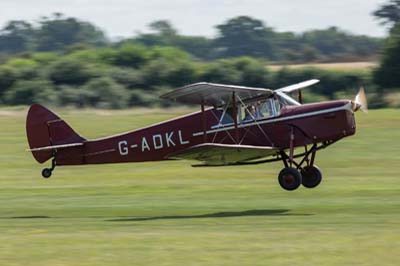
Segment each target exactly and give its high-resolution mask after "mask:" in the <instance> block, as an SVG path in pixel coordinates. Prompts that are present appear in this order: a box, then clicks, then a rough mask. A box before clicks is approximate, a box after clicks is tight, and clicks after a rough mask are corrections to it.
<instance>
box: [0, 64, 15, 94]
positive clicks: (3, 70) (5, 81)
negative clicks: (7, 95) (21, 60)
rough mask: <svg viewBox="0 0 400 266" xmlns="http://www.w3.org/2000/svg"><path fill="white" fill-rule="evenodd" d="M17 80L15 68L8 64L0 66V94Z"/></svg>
mask: <svg viewBox="0 0 400 266" xmlns="http://www.w3.org/2000/svg"><path fill="white" fill-rule="evenodd" d="M16 80H17V73H16V70H15V69H14V68H12V67H9V66H0V96H1V95H2V94H3V93H4V92H5V91H6V90H7V89H9V88H10V87H11V86H12V85H13V83H14V82H15V81H16Z"/></svg>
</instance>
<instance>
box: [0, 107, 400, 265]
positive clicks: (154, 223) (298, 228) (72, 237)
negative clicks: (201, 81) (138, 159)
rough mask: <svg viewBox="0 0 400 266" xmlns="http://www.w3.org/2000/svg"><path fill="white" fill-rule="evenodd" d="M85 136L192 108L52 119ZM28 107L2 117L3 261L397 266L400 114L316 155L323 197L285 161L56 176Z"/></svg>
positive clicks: (388, 114) (93, 169)
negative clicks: (284, 177)
mask: <svg viewBox="0 0 400 266" xmlns="http://www.w3.org/2000/svg"><path fill="white" fill-rule="evenodd" d="M56 111H58V113H59V114H61V116H62V118H64V119H65V120H66V121H67V122H68V123H69V124H70V125H71V126H72V127H73V128H74V129H75V130H76V131H77V132H78V133H80V134H81V135H82V136H84V137H86V138H95V137H102V136H107V135H111V134H115V133H119V132H122V131H126V130H130V129H133V128H138V127H141V126H144V125H147V124H150V123H154V122H158V121H162V120H164V119H167V118H171V117H174V116H176V115H180V114H183V113H185V112H186V111H187V110H183V109H174V110H145V109H141V110H138V109H136V110H129V111H95V110H86V111H81V112H78V111H76V110H75V111H73V110H66V109H62V110H56ZM25 112H26V110H9V109H0V125H1V130H0V151H1V152H0V170H1V171H0V230H1V231H0V232H1V233H0V239H1V244H0V245H1V246H0V264H1V265H7V266H13V265H41V266H44V265H51V266H54V265H75V266H77V265H117V266H121V265H174V266H175V265H386V266H387V265H399V264H400V256H399V254H400V174H399V172H400V141H399V140H400V110H377V111H370V113H369V114H368V115H364V114H362V113H361V112H358V113H357V114H356V119H357V122H358V132H357V134H356V136H353V137H350V138H347V139H344V140H342V141H341V142H339V143H337V144H335V145H333V146H331V147H329V148H328V149H326V150H322V151H320V152H319V154H318V155H317V164H318V165H319V166H320V167H321V169H322V171H323V175H324V179H323V181H322V183H321V185H320V187H318V188H316V189H305V188H300V189H298V190H297V191H294V192H287V191H284V190H282V189H281V188H280V186H279V184H278V182H277V174H278V173H279V171H280V170H281V168H282V163H273V164H264V165H257V166H243V167H217V168H191V167H190V162H185V161H168V162H156V163H139V164H119V165H98V166H78V167H64V168H63V167H59V168H56V170H55V171H54V173H53V176H52V177H51V178H50V179H49V180H45V179H43V178H42V177H41V175H40V172H41V169H42V168H43V167H45V166H46V167H47V166H48V165H49V164H48V163H47V164H46V165H38V164H37V163H36V162H35V161H34V159H33V157H32V156H31V154H30V153H28V152H26V151H25V149H26V148H27V143H26V139H25V128H24V127H25V117H24V116H25Z"/></svg>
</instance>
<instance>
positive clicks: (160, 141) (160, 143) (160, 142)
mask: <svg viewBox="0 0 400 266" xmlns="http://www.w3.org/2000/svg"><path fill="white" fill-rule="evenodd" d="M157 140H158V141H157ZM153 146H154V149H155V150H159V149H162V148H163V139H162V136H161V135H160V134H157V135H154V136H153Z"/></svg>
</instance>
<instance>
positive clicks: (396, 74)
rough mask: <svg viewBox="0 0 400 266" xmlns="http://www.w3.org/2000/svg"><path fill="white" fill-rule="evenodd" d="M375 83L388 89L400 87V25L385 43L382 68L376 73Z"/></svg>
mask: <svg viewBox="0 0 400 266" xmlns="http://www.w3.org/2000/svg"><path fill="white" fill-rule="evenodd" d="M374 80H375V82H376V83H377V84H378V85H379V86H380V87H381V88H386V89H393V88H399V87H400V24H397V26H395V27H394V28H393V30H392V32H391V35H390V37H389V38H388V39H387V41H386V43H385V50H384V55H383V59H382V62H381V65H380V67H379V68H378V69H377V70H376V71H375V73H374Z"/></svg>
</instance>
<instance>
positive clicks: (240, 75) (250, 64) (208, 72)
mask: <svg viewBox="0 0 400 266" xmlns="http://www.w3.org/2000/svg"><path fill="white" fill-rule="evenodd" d="M201 79H202V80H204V81H208V82H215V83H228V84H238V85H246V86H254V87H267V86H269V84H268V81H269V73H268V71H267V68H266V67H265V65H264V64H263V63H262V62H260V61H258V60H256V59H252V58H248V57H242V58H235V59H229V60H228V59H222V60H218V61H217V62H215V63H210V64H207V65H206V67H205V70H204V71H203V73H202V75H201Z"/></svg>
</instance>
